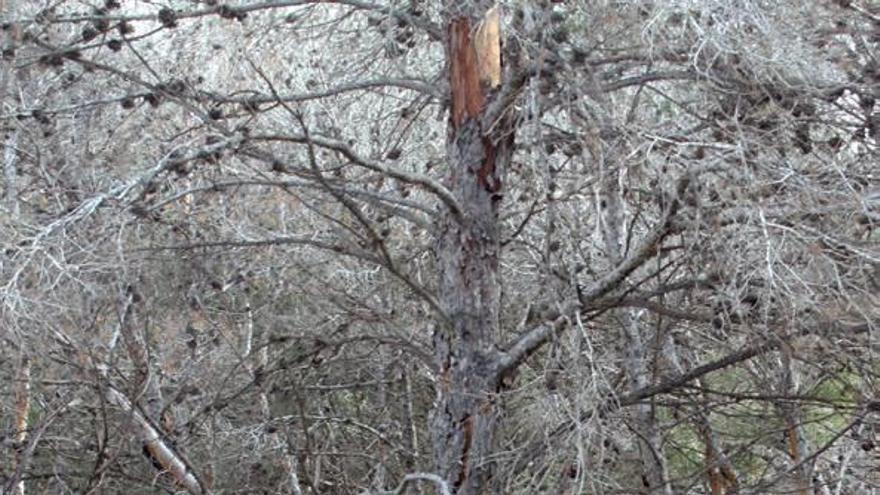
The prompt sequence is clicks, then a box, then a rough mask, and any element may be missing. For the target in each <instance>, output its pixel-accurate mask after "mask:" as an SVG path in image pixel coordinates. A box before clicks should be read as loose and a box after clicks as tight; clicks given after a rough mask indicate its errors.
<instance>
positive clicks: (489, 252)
mask: <svg viewBox="0 0 880 495" xmlns="http://www.w3.org/2000/svg"><path fill="white" fill-rule="evenodd" d="M489 5H490V4H487V3H486V4H483V3H478V2H473V3H466V4H465V5H459V6H452V7H450V10H449V21H448V39H447V50H446V54H447V60H448V67H449V82H450V90H451V98H450V100H451V106H452V107H451V111H450V119H449V124H448V135H447V162H448V163H447V166H448V170H447V178H446V180H447V185H448V187H449V189H450V191H451V192H452V194H453V195H454V197H455V200H456V202H457V203H458V205H459V208H460V211H459V212H455V211H452V210H449V211H447V212H446V214H445V216H444V217H443V218H442V219H441V220H440V222H439V225H438V228H437V235H436V240H435V247H434V250H435V257H436V260H437V266H438V270H439V275H440V281H439V293H440V304H441V306H442V309H443V312H444V314H445V321H441V322H439V324H438V326H437V328H436V329H435V333H434V342H433V344H434V356H435V359H436V364H437V370H439V371H438V380H437V384H436V388H437V398H436V401H435V404H434V410H433V413H432V417H431V425H430V426H431V434H432V440H433V449H434V458H435V461H436V464H437V470H438V474H439V475H440V476H441V477H442V478H443V479H444V480H446V482H447V483H448V485H449V486H450V488H451V489H452V491H453V493H457V494H459V495H466V494H474V493H484V492H485V491H486V490H487V489H488V487H489V486H490V482H491V479H492V473H493V468H492V463H491V460H490V458H489V457H490V454H492V453H493V445H494V439H495V438H494V437H495V430H496V427H497V425H498V415H499V407H500V406H499V404H498V400H497V392H498V391H499V386H500V374H501V366H500V362H501V359H500V352H499V351H498V349H497V346H496V339H497V336H498V333H499V312H500V302H501V298H500V296H501V284H500V279H499V270H498V266H499V265H498V258H499V251H500V238H499V225H498V206H499V201H500V199H501V194H502V181H501V179H502V173H503V171H504V170H505V168H506V167H507V165H508V164H509V163H510V159H511V156H512V153H513V129H512V124H511V123H510V122H507V121H506V120H505V119H500V120H495V116H494V115H493V111H492V109H493V108H494V106H495V103H497V101H498V98H499V97H500V95H501V94H503V90H502V91H497V90H498V89H499V85H500V64H501V60H500V40H499V38H498V32H497V28H498V23H497V18H495V20H494V22H493V19H492V15H493V12H496V13H497V11H490V10H489V9H488V6H489ZM487 12H488V15H486V14H487ZM493 30H494V31H493Z"/></svg>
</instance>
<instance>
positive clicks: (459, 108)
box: [449, 17, 485, 129]
mask: <svg viewBox="0 0 880 495" xmlns="http://www.w3.org/2000/svg"><path fill="white" fill-rule="evenodd" d="M449 85H450V88H451V91H452V113H451V119H452V121H451V123H452V128H453V129H458V128H459V127H461V124H462V123H463V122H464V120H465V119H466V118H468V117H470V118H476V117H477V116H479V115H480V110H481V109H482V108H483V102H484V101H485V99H484V97H483V91H482V89H481V87H480V68H479V65H478V62H477V52H476V50H475V49H474V44H473V43H471V26H470V22H469V21H468V19H467V18H466V17H459V18H457V19H453V20H452V22H450V24H449Z"/></svg>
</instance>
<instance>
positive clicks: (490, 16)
mask: <svg viewBox="0 0 880 495" xmlns="http://www.w3.org/2000/svg"><path fill="white" fill-rule="evenodd" d="M474 50H475V51H476V54H477V61H478V70H479V73H480V82H481V83H483V85H485V86H487V87H489V88H491V89H495V88H497V87H498V86H499V85H500V84H501V11H500V8H499V7H498V6H497V5H496V6H495V7H492V8H491V9H489V11H488V12H486V16H485V17H484V18H483V21H482V22H481V23H480V25H479V26H478V27H477V32H476V34H475V35H474Z"/></svg>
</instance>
